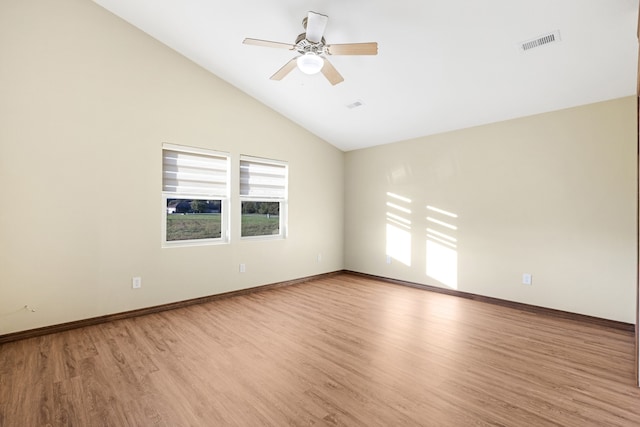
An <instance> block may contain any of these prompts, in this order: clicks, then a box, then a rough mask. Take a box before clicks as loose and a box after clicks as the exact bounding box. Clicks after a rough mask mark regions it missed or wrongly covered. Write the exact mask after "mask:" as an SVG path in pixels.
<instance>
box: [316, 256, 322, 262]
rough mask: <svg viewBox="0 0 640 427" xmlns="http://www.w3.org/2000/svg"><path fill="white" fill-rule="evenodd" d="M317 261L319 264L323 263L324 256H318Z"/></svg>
mask: <svg viewBox="0 0 640 427" xmlns="http://www.w3.org/2000/svg"><path fill="white" fill-rule="evenodd" d="M317 260H318V262H322V254H318V258H317Z"/></svg>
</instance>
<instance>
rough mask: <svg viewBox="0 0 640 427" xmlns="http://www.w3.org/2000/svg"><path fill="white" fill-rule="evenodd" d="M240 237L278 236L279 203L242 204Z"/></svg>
mask: <svg viewBox="0 0 640 427" xmlns="http://www.w3.org/2000/svg"><path fill="white" fill-rule="evenodd" d="M241 224H242V231H241V236H242V237H253V236H270V235H274V234H275V235H277V234H280V202H253V201H243V202H242V222H241Z"/></svg>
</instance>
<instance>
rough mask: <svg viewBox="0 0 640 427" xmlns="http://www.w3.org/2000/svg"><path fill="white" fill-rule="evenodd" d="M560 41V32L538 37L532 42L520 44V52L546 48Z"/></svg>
mask: <svg viewBox="0 0 640 427" xmlns="http://www.w3.org/2000/svg"><path fill="white" fill-rule="evenodd" d="M559 41H560V31H554V32H552V33H548V34H544V35H542V36H540V37H536V38H535V39H532V40H527V41H525V42H522V43H520V45H519V47H520V50H521V51H523V52H526V51H528V50H531V49H533V48H536V47H540V46H544V45H547V44H549V43H557V42H559Z"/></svg>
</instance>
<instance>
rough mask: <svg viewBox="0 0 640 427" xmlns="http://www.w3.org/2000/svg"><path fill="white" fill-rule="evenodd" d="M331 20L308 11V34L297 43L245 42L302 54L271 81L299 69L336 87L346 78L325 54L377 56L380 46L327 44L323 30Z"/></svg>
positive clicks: (304, 24) (254, 40)
mask: <svg viewBox="0 0 640 427" xmlns="http://www.w3.org/2000/svg"><path fill="white" fill-rule="evenodd" d="M328 21H329V17H328V16H326V15H322V14H320V13H316V12H309V15H308V16H307V17H305V18H304V19H303V20H302V26H303V27H304V29H305V32H304V33H302V34H300V35H299V36H298V37H297V38H296V41H295V43H294V44H289V43H279V42H272V41H268V40H259V39H250V38H246V39H244V41H243V42H242V43H244V44H249V45H255V46H264V47H275V48H281V49H288V50H295V51H296V52H298V53H299V54H300V55H298V56H297V57H295V58H293V59H292V60H290V61H289V62H287V63H286V64H285V65H284V66H283V67H282V68H280V69H279V70H278V71H276V72H275V74H274V75H272V76H271V80H282V79H283V78H284V77H285V76H286V75H287V74H289V73H290V72H291V71H292V70H293V69H294V68H296V67H298V68H299V69H300V71H302V72H303V73H305V74H316V73H318V72H322V74H324V76H325V77H326V78H327V80H329V82H330V83H331V84H332V85H336V84H338V83H340V82H342V81H344V78H343V77H342V76H341V75H340V73H339V72H338V70H336V69H335V67H334V66H333V65H331V63H330V62H329V60H328V59H327V58H326V57H325V55H377V54H378V43H376V42H370V43H346V44H326V42H325V40H324V30H325V28H326V26H327V22H328Z"/></svg>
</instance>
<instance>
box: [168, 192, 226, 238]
mask: <svg viewBox="0 0 640 427" xmlns="http://www.w3.org/2000/svg"><path fill="white" fill-rule="evenodd" d="M221 214H222V201H221V200H202V199H167V241H176V240H200V239H219V238H220V237H221V236H222V218H221Z"/></svg>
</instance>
